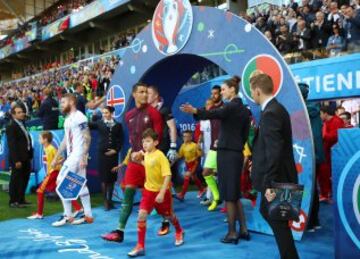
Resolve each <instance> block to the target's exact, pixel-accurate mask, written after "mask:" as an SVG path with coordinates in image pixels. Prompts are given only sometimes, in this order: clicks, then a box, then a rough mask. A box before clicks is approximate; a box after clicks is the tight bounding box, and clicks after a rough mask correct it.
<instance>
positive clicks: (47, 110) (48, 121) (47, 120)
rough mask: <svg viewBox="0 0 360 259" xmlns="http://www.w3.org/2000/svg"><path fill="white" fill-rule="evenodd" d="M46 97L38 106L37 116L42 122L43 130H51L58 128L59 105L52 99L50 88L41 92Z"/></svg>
mask: <svg viewBox="0 0 360 259" xmlns="http://www.w3.org/2000/svg"><path fill="white" fill-rule="evenodd" d="M43 93H44V96H45V97H46V98H45V99H44V101H43V102H42V103H41V105H40V109H39V112H38V116H39V117H40V118H41V120H42V125H43V130H53V129H57V128H58V122H59V103H58V102H57V101H56V100H55V99H54V98H53V97H52V91H51V89H50V87H47V88H45V89H44V90H43Z"/></svg>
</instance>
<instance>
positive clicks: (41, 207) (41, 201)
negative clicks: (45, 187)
mask: <svg viewBox="0 0 360 259" xmlns="http://www.w3.org/2000/svg"><path fill="white" fill-rule="evenodd" d="M37 205H38V210H37V214H39V215H43V212H44V193H43V192H38V193H37Z"/></svg>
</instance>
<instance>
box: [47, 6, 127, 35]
mask: <svg viewBox="0 0 360 259" xmlns="http://www.w3.org/2000/svg"><path fill="white" fill-rule="evenodd" d="M127 2H129V0H97V1H94V2H92V3H91V4H88V5H86V6H85V7H83V8H82V9H80V10H78V11H77V12H75V13H73V14H69V15H67V16H65V17H63V18H61V19H59V20H56V21H55V22H53V23H51V24H49V25H47V26H45V27H43V28H42V40H47V39H50V38H51V37H53V36H55V35H57V34H59V33H61V32H62V30H59V27H61V24H62V23H63V22H64V21H65V20H66V19H69V25H68V27H67V28H66V29H68V28H74V27H76V26H78V25H80V24H82V23H84V22H87V21H89V20H91V19H93V18H95V17H97V16H99V15H101V14H103V13H105V12H108V11H110V10H112V9H114V8H116V7H118V6H120V5H123V4H125V3H127Z"/></svg>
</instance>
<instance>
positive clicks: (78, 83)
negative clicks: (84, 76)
mask: <svg viewBox="0 0 360 259" xmlns="http://www.w3.org/2000/svg"><path fill="white" fill-rule="evenodd" d="M79 86H83V85H82V83H80V82H76V83H75V84H74V89H76V88H78V87H79Z"/></svg>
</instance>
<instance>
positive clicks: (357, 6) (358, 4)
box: [350, 0, 360, 10]
mask: <svg viewBox="0 0 360 259" xmlns="http://www.w3.org/2000/svg"><path fill="white" fill-rule="evenodd" d="M350 5H351V6H352V7H353V8H354V10H359V9H360V1H359V0H351V3H350Z"/></svg>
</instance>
